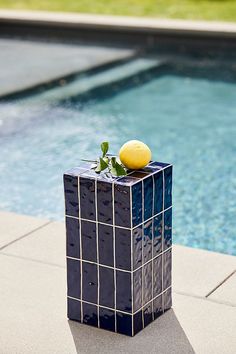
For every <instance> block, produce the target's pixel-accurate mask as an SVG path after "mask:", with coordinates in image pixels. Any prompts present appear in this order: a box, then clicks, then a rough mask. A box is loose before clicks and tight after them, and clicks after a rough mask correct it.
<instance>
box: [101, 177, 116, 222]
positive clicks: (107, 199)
mask: <svg viewBox="0 0 236 354" xmlns="http://www.w3.org/2000/svg"><path fill="white" fill-rule="evenodd" d="M97 210H98V221H100V222H103V223H105V224H112V223H113V206H112V184H111V183H109V182H103V181H97Z"/></svg>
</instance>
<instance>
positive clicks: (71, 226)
mask: <svg viewBox="0 0 236 354" xmlns="http://www.w3.org/2000/svg"><path fill="white" fill-rule="evenodd" d="M66 255H67V256H69V257H74V258H80V228H79V220H78V219H74V218H69V217H66Z"/></svg>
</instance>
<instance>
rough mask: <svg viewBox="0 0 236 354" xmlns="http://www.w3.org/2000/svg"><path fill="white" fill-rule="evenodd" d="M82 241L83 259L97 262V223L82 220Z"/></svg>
mask: <svg viewBox="0 0 236 354" xmlns="http://www.w3.org/2000/svg"><path fill="white" fill-rule="evenodd" d="M81 240H82V256H83V259H84V260H86V261H91V262H97V243H96V242H97V241H96V223H94V222H91V221H84V220H81Z"/></svg>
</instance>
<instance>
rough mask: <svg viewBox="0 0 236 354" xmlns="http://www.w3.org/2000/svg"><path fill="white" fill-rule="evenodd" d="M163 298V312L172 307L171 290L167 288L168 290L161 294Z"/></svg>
mask: <svg viewBox="0 0 236 354" xmlns="http://www.w3.org/2000/svg"><path fill="white" fill-rule="evenodd" d="M163 298H164V301H163V303H164V311H167V310H169V309H170V308H171V306H172V290H171V288H169V289H168V290H166V291H165V292H164V294H163Z"/></svg>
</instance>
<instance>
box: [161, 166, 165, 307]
mask: <svg viewBox="0 0 236 354" xmlns="http://www.w3.org/2000/svg"><path fill="white" fill-rule="evenodd" d="M162 181H163V186H162V190H163V195H162V209H163V210H164V207H165V174H164V171H162ZM164 229H165V214H164V213H163V215H162V235H161V251H162V262H161V263H162V271H161V283H162V291H163V285H164V283H163V282H164V259H165V257H164V253H163V252H164V232H165V230H164ZM162 313H164V296H162Z"/></svg>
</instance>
